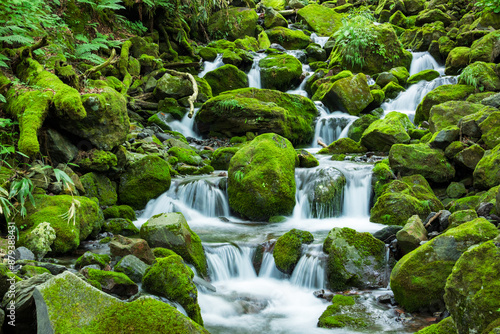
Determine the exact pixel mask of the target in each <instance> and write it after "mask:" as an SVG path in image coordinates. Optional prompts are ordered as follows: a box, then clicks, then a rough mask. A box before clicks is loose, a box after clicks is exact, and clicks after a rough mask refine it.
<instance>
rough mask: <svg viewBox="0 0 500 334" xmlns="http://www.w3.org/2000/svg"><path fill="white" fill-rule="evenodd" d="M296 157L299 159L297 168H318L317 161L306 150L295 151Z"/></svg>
mask: <svg viewBox="0 0 500 334" xmlns="http://www.w3.org/2000/svg"><path fill="white" fill-rule="evenodd" d="M297 156H298V157H299V167H301V168H312V167H317V166H319V161H318V159H316V157H315V156H314V155H312V154H311V153H310V152H309V151H307V150H297Z"/></svg>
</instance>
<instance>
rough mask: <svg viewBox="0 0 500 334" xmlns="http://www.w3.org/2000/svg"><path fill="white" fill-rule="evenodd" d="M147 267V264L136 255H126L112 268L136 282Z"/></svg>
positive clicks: (140, 279)
mask: <svg viewBox="0 0 500 334" xmlns="http://www.w3.org/2000/svg"><path fill="white" fill-rule="evenodd" d="M148 268H149V266H148V265H147V264H145V263H144V262H142V261H141V260H139V259H138V258H137V257H136V256H134V255H126V256H124V257H123V258H122V259H121V260H120V262H118V263H117V264H116V265H115V267H114V268H113V270H114V271H116V272H119V273H123V274H125V275H127V277H128V278H130V279H131V280H132V281H134V282H136V283H141V282H142V277H143V276H144V274H145V273H146V270H147V269H148Z"/></svg>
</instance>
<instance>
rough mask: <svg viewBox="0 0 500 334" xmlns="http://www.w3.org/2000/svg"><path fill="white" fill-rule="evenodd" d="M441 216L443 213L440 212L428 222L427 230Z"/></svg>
mask: <svg viewBox="0 0 500 334" xmlns="http://www.w3.org/2000/svg"><path fill="white" fill-rule="evenodd" d="M439 216H441V211H439V212H438V213H436V214H435V215H434V216H433V217H432V218H431V219H429V221H428V222H427V224H425V228H427V227H429V226H430V225H431V223H432V222H433V221H435V220H436V219H437V218H438V217H439Z"/></svg>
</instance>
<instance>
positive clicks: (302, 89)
mask: <svg viewBox="0 0 500 334" xmlns="http://www.w3.org/2000/svg"><path fill="white" fill-rule="evenodd" d="M306 66H307V67H309V65H304V66H303V68H304V67H306ZM309 70H310V68H309V69H307V68H305V69H304V72H306V73H307V75H306V76H305V77H304V80H302V82H301V83H300V85H299V87H297V89H292V90H289V91H287V93H288V94H295V95H301V96H305V97H307V96H308V94H307V92H306V83H307V79H309V77H311V75H313V74H314V72H310V71H309Z"/></svg>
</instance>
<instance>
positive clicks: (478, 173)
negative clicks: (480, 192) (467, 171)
mask: <svg viewBox="0 0 500 334" xmlns="http://www.w3.org/2000/svg"><path fill="white" fill-rule="evenodd" d="M473 176H474V187H475V188H478V189H489V188H493V187H495V186H497V185H499V184H500V145H497V146H496V147H495V148H494V149H492V150H488V151H486V152H485V153H484V156H483V158H482V159H481V160H479V163H478V164H477V166H476V169H474V173H473Z"/></svg>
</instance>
